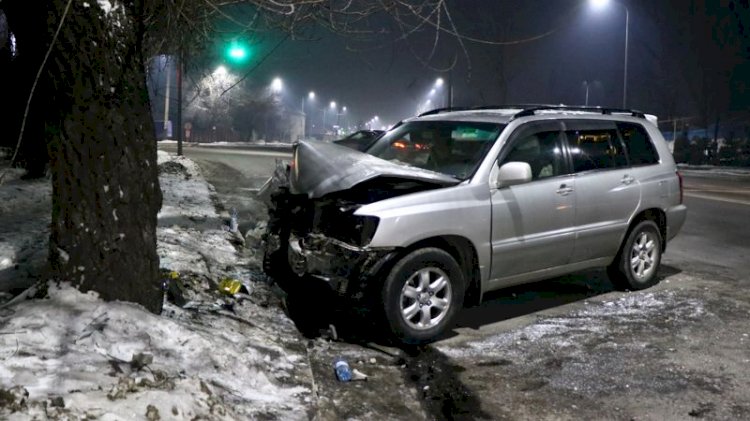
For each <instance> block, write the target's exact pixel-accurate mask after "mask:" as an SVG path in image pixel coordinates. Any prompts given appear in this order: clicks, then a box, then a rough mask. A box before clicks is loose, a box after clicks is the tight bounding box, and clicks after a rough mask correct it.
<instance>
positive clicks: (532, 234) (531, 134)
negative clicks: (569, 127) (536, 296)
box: [490, 121, 575, 279]
mask: <svg viewBox="0 0 750 421" xmlns="http://www.w3.org/2000/svg"><path fill="white" fill-rule="evenodd" d="M562 137H563V132H562V124H561V123H559V122H557V121H545V122H533V123H529V124H526V125H523V126H520V127H519V128H518V129H516V131H515V132H514V133H512V134H511V136H510V138H509V140H508V142H507V143H506V146H505V147H503V149H502V151H501V153H500V155H499V157H498V165H499V166H502V165H503V164H505V163H507V162H517V161H520V162H527V163H528V164H529V166H530V167H531V170H532V180H531V181H530V182H528V183H523V184H517V185H513V186H509V187H503V188H498V189H493V190H492V191H491V200H492V229H491V242H492V265H491V269H490V276H491V278H492V279H498V278H505V277H509V276H514V275H521V274H524V273H529V272H535V271H538V270H543V269H547V268H551V267H555V266H560V265H564V264H566V263H567V262H568V261H569V259H570V256H571V253H572V250H573V245H574V240H575V238H574V237H575V236H574V233H573V223H574V214H575V210H574V193H575V184H574V183H575V180H574V177H573V176H572V175H571V174H570V171H569V166H568V163H567V160H566V159H565V155H564V148H563V138H562Z"/></svg>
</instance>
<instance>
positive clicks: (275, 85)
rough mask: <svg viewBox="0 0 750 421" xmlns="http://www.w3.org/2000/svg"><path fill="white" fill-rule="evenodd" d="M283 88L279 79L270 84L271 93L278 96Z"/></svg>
mask: <svg viewBox="0 0 750 421" xmlns="http://www.w3.org/2000/svg"><path fill="white" fill-rule="evenodd" d="M283 87H284V82H282V81H281V78H279V77H277V78H274V79H273V82H271V92H273V93H275V94H278V93H280V92H281V90H282V89H283Z"/></svg>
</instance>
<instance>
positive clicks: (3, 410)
mask: <svg viewBox="0 0 750 421" xmlns="http://www.w3.org/2000/svg"><path fill="white" fill-rule="evenodd" d="M159 163H160V182H161V186H162V191H163V193H164V205H163V207H162V210H161V212H160V213H159V225H160V226H159V228H158V251H159V255H160V258H161V266H162V268H163V269H164V272H165V278H166V277H169V276H167V275H166V274H167V273H169V272H174V275H173V276H176V279H175V280H173V281H172V282H173V283H174V285H178V283H179V285H182V288H181V290H182V293H183V294H184V298H185V300H186V301H188V303H187V304H185V305H184V306H182V307H178V306H177V305H175V304H173V303H171V302H166V303H165V308H164V311H163V312H162V314H161V315H154V314H151V313H149V312H147V311H146V310H144V309H143V308H142V307H140V306H138V305H134V304H130V303H124V302H104V301H102V300H101V299H99V298H98V297H97V295H96V294H95V293H81V292H79V291H78V290H76V289H74V288H72V287H71V286H69V285H66V284H61V285H55V284H50V285H48V288H47V293H46V294H39V295H45V298H34V299H22V300H18V299H15V300H13V301H10V302H7V303H5V304H3V305H2V306H0V419H8V420H27V419H103V420H134V419H149V420H156V419H185V420H188V419H189V420H192V419H233V420H234V419H285V420H286V419H307V418H309V414H308V413H307V411H308V410H309V408H310V407H311V399H312V386H311V385H312V379H311V372H310V365H309V361H308V360H307V358H308V357H307V353H306V352H305V348H304V345H303V341H302V340H301V337H300V336H299V334H298V333H297V330H296V329H295V327H294V325H293V324H292V323H291V322H290V321H289V320H288V319H287V318H286V317H285V316H284V315H283V313H282V312H281V310H280V308H279V306H278V305H274V304H275V301H274V300H277V299H276V297H275V295H274V294H272V292H271V290H270V287H269V286H268V285H267V284H266V283H264V282H263V278H262V277H261V276H257V275H255V273H257V272H253V271H252V269H253V267H252V266H253V264H254V262H252V261H246V260H242V259H241V258H240V257H238V256H239V255H238V253H236V252H235V249H234V246H233V245H232V243H231V242H230V241H232V240H233V238H234V237H233V235H232V234H231V233H229V232H226V231H225V230H224V229H222V227H221V224H222V222H223V221H222V220H221V218H219V215H218V214H217V213H216V211H215V209H214V206H213V203H212V201H211V195H212V187H211V186H210V185H209V184H208V183H206V181H205V180H204V179H203V177H202V176H201V173H200V170H199V168H198V167H197V166H196V165H195V164H194V163H192V162H191V161H190V160H188V159H186V158H175V157H170V156H167V155H166V154H164V153H162V152H160V156H159ZM15 178H17V177H15ZM25 183H26V184H25ZM37 183H42V184H44V183H47V184H48V182H46V181H39V182H37ZM35 187H36V188H31V187H29V184H28V182H23V181H21V180H12V182H8V180H6V183H5V184H3V185H2V186H0V203H2V204H3V205H2V206H3V207H2V208H0V210H2V217H3V222H5V221H6V220H10V218H11V217H12V218H13V221H14V223H18V224H21V225H14V226H13V227H12V229H11V227H8V226H6V224H5V223H4V224H3V229H4V230H5V231H7V232H5V231H4V232H3V235H2V238H0V261H2V265H3V266H2V267H0V271H1V270H2V268H5V269H7V268H12V267H14V266H15V265H16V264H18V259H19V257H18V255H19V252H18V251H19V250H23V249H24V247H25V246H24V245H25V244H26V243H28V242H32V240H31V239H34V240H33V241H37V242H39V241H45V239H44V238H43V237H44V232H33V233H29V230H33V229H34V226H36V225H39V224H40V222H39V221H38V220H36V221H34V222H33V223H32V222H29V225H28V226H27V225H23V220H24V216H25V217H26V218H28V219H33V218H30V217H29V215H28V214H26V213H25V211H24V210H25V208H27V207H28V205H29V203H37V202H40V201H41V202H44V201H45V200H46V203H47V204H48V203H49V197H48V196H49V190H48V189H46V190H45V188H40V187H39V186H35ZM32 190H33V192H34V193H33V194H31V193H30V192H31V191H32ZM45 195H46V196H47V197H44V196H45ZM48 209H49V208H48V207H47V213H48V212H49V210H48ZM6 218H8V219H6ZM16 231H18V232H16ZM41 231H44V230H43V229H42V230H41ZM9 233H10V234H9ZM32 234H36V235H32ZM40 238H41V240H40ZM235 267H242V268H245V269H243V271H241V272H237V271H236V270H235V269H234V268H235ZM170 276H172V275H171V274H170ZM230 276H231V277H233V278H239V279H240V280H241V281H243V283H244V284H245V289H246V291H245V292H247V293H246V294H240V295H236V296H227V295H222V294H221V293H220V292H219V291H218V289H217V283H218V282H220V281H221V280H223V279H225V278H227V277H230ZM42 289H43V287H42Z"/></svg>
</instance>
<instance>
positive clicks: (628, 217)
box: [261, 106, 687, 343]
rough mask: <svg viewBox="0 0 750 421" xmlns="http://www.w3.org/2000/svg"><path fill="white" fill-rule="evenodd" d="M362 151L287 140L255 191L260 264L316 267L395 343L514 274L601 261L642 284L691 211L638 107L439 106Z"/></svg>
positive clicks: (420, 333) (429, 329) (272, 269)
mask: <svg viewBox="0 0 750 421" xmlns="http://www.w3.org/2000/svg"><path fill="white" fill-rule="evenodd" d="M367 152H368V153H367V154H364V153H360V152H358V151H355V150H349V149H344V148H339V147H337V146H335V145H331V144H322V143H310V142H300V143H299V144H298V145H296V147H295V150H294V153H293V158H292V162H291V163H290V165H289V169H290V170H289V169H287V168H286V167H283V166H280V167H279V168H277V171H276V174H275V175H274V177H272V179H271V180H269V182H268V183H267V184H266V185H265V186H264V188H263V189H262V191H261V196H262V197H263V198H265V199H266V200H267V203H268V204H269V213H270V220H269V224H268V230H267V232H266V235H265V242H264V247H265V257H264V269H265V271H266V272H267V273H268V274H269V275H270V276H272V277H273V278H275V279H276V280H277V281H278V282H279V284H280V285H281V286H282V287H283V288H285V289H287V290H289V291H292V292H290V293H293V291H294V289H295V286H298V285H300V284H301V283H306V282H312V281H313V280H315V279H317V280H322V281H324V282H325V283H327V284H328V285H330V287H331V288H332V289H333V290H334V291H336V292H337V293H338V294H340V295H341V296H342V297H346V298H348V299H350V300H351V302H353V303H356V304H357V305H367V306H369V307H370V308H371V309H373V310H376V314H379V315H380V317H381V319H382V321H383V322H384V323H385V326H387V327H388V330H389V331H390V332H392V334H393V335H394V336H395V338H397V339H398V340H400V341H403V342H406V343H424V342H429V341H433V340H435V339H437V338H438V337H439V336H440V335H441V334H442V333H444V332H445V331H446V330H447V329H450V328H451V327H452V324H453V322H454V319H455V316H456V314H457V313H458V311H459V310H460V309H461V308H462V307H463V306H465V305H477V304H479V303H480V302H481V299H482V296H483V294H484V293H486V292H488V291H491V290H496V289H499V288H504V287H508V286H512V285H517V284H521V283H526V282H533V281H539V280H543V279H547V278H552V277H556V276H560V275H563V274H567V273H570V272H575V271H580V270H583V269H588V268H593V267H606V268H607V273H608V275H609V277H610V279H611V281H612V283H613V284H614V285H615V286H617V287H620V288H625V289H631V290H637V289H643V288H647V287H649V286H651V285H653V284H655V283H656V282H657V281H658V278H657V270H658V268H659V264H660V262H661V256H662V253H663V252H664V250H665V248H666V244H667V242H668V241H669V240H671V239H672V238H673V237H674V236H675V235H676V234H677V232H678V231H679V230H680V228H681V227H682V225H683V223H684V221H685V217H686V213H687V209H686V207H685V205H684V204H683V203H682V178H681V176H680V174H679V173H678V172H677V168H676V166H675V163H674V160H673V159H672V155H671V154H670V152H669V150H668V148H667V145H666V143H665V141H664V139H663V137H662V135H661V133H660V132H659V131H658V129H657V128H656V126H655V125H654V124H653V123H652V122H650V121H648V119H647V118H646V115H644V114H643V113H641V112H638V111H632V110H620V109H602V108H595V107H565V106H535V107H530V108H518V107H514V108H500V107H498V108H494V109H474V110H463V111H434V112H429V113H425V114H422V115H420V116H419V117H415V118H413V119H410V120H407V121H405V122H403V124H401V125H399V126H398V127H396V128H394V129H393V130H391V131H389V132H388V133H386V134H385V135H384V136H382V137H381V138H379V139H378V140H377V141H376V142H375V144H373V145H372V146H371V147H370V148H369V149H368V150H367ZM309 299H314V298H309Z"/></svg>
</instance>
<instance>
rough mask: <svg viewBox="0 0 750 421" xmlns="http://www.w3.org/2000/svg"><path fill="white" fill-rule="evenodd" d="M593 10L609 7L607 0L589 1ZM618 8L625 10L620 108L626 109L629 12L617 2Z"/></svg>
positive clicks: (622, 4)
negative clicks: (623, 69)
mask: <svg viewBox="0 0 750 421" xmlns="http://www.w3.org/2000/svg"><path fill="white" fill-rule="evenodd" d="M589 3H590V4H591V6H592V7H593V8H594V9H598V10H601V9H603V8H605V7H607V6H608V5H609V0H589ZM619 4H620V6H622V7H623V8H624V9H625V71H624V74H623V77H622V108H625V107H627V103H628V36H629V32H630V10H628V7H627V6H626V5H625V4H624V3H621V2H619Z"/></svg>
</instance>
